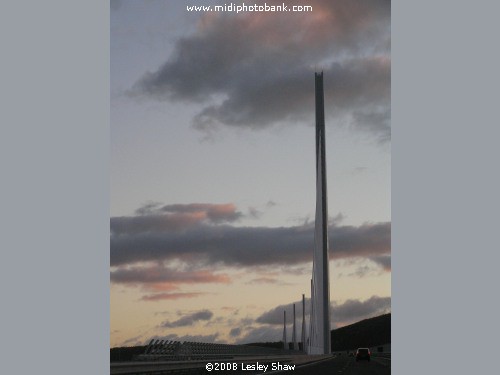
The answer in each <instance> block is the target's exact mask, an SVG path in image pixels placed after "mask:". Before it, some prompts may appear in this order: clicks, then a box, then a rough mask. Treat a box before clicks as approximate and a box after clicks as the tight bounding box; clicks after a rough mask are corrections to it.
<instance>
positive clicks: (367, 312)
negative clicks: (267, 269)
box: [255, 296, 391, 325]
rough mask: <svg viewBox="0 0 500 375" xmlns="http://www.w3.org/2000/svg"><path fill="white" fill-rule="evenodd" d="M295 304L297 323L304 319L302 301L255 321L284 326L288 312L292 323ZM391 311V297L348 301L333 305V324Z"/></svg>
mask: <svg viewBox="0 0 500 375" xmlns="http://www.w3.org/2000/svg"><path fill="white" fill-rule="evenodd" d="M294 303H295V309H296V315H297V323H299V322H300V321H301V319H302V300H299V301H295V302H293V303H289V304H286V305H279V306H277V307H275V308H273V309H271V310H269V311H266V312H265V313H263V314H262V315H260V316H259V317H258V318H257V319H256V320H255V321H256V322H257V323H260V324H271V325H282V324H283V311H286V316H287V321H288V323H289V324H291V322H292V316H293V315H292V314H293V304H294ZM310 305H311V303H310V299H309V298H306V312H305V313H306V317H308V316H309V315H310V314H311V306H310ZM390 309H391V297H378V296H372V297H371V298H369V299H367V300H365V301H360V300H354V299H353V300H347V301H345V302H344V303H343V304H340V305H338V304H335V303H332V305H331V322H332V323H334V324H335V323H342V324H350V323H353V322H357V321H359V320H362V319H367V318H370V317H374V316H378V315H382V314H385V313H387V312H389V311H390Z"/></svg>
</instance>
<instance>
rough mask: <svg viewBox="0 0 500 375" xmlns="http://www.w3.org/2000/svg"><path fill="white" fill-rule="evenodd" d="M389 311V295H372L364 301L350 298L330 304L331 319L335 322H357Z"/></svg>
mask: <svg viewBox="0 0 500 375" xmlns="http://www.w3.org/2000/svg"><path fill="white" fill-rule="evenodd" d="M390 311H391V297H378V296H372V297H371V298H369V299H367V300H365V301H360V300H355V299H350V300H347V301H345V302H344V303H343V304H341V305H334V306H332V321H333V322H335V323H341V322H343V323H345V322H357V321H359V320H362V319H367V318H370V317H374V316H378V315H382V314H386V313H388V312H390Z"/></svg>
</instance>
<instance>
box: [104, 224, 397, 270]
mask: <svg viewBox="0 0 500 375" xmlns="http://www.w3.org/2000/svg"><path fill="white" fill-rule="evenodd" d="M135 218H137V217H130V218H129V217H127V218H121V219H130V222H133V221H134V219H135ZM140 218H142V219H143V220H144V221H145V222H148V223H149V226H148V228H149V230H148V231H143V230H142V229H141V230H139V229H137V228H135V227H133V226H130V227H127V228H125V227H122V228H121V230H119V231H112V235H111V244H110V251H111V265H112V266H120V265H126V264H133V263H138V262H144V261H163V260H174V259H177V260H181V261H185V262H190V263H192V264H194V263H196V264H200V265H209V264H210V265H214V264H225V265H228V266H259V265H278V264H279V265H283V266H285V265H295V264H299V263H305V262H309V261H311V259H312V258H311V257H312V244H313V243H314V227H313V226H311V225H309V224H305V225H301V226H294V227H279V228H267V227H233V226H229V225H208V224H206V223H203V222H199V223H197V224H196V225H195V224H193V225H190V226H189V227H186V228H184V229H183V230H182V231H179V230H178V228H177V227H175V226H161V225H160V224H159V223H156V221H158V222H164V219H163V218H161V217H158V216H140ZM111 221H112V222H115V220H114V218H112V219H111ZM141 228H144V227H141ZM153 228H155V229H153ZM329 238H330V256H331V257H333V258H352V257H376V256H381V255H388V254H390V245H391V223H374V224H364V225H361V226H359V227H355V226H336V225H334V224H331V225H330V227H329ZM132 271H133V270H132ZM132 271H131V272H125V271H122V274H127V275H132V274H133V272H132ZM118 275H120V274H116V275H115V280H116V277H117V276H118Z"/></svg>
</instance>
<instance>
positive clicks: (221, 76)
mask: <svg viewBox="0 0 500 375" xmlns="http://www.w3.org/2000/svg"><path fill="white" fill-rule="evenodd" d="M256 3H257V4H260V3H264V2H256ZM266 3H267V4H268V5H281V4H282V3H283V1H279V2H278V1H270V0H268V1H266ZM285 3H286V4H287V5H289V6H292V5H302V6H304V5H309V6H312V11H310V12H281V13H279V12H274V13H272V12H268V13H265V12H242V13H238V14H237V13H235V12H189V11H187V9H186V6H187V5H205V6H209V5H216V4H222V5H224V4H229V3H227V2H226V3H225V2H223V1H209V0H195V1H193V3H192V4H191V3H188V2H186V1H185V0H179V1H177V0H173V1H172V0H169V1H166V0H147V1H146V0H137V1H132V0H111V3H110V8H111V13H110V17H111V20H110V21H111V22H110V26H111V29H110V48H111V51H110V57H111V59H110V61H111V66H110V77H111V82H110V87H111V92H110V98H111V176H110V185H111V191H110V195H111V207H110V216H111V217H110V228H111V238H110V260H111V269H110V291H111V295H110V310H111V316H110V326H111V332H110V345H111V347H115V346H131V345H143V344H144V343H147V342H149V340H150V339H151V338H159V337H161V338H165V339H170V340H180V341H183V340H191V341H201V342H221V343H232V344H240V343H247V342H256V341H279V340H281V337H282V331H283V310H286V311H287V317H290V318H288V322H287V323H288V337H291V326H292V321H291V316H292V305H293V303H295V304H296V309H297V334H298V336H300V327H301V326H300V324H301V321H302V305H301V301H302V294H305V296H306V301H308V298H309V296H310V279H311V269H312V248H313V244H314V235H313V233H314V217H315V194H316V187H315V183H316V181H315V150H314V147H315V130H314V123H315V119H314V72H315V71H323V72H324V87H325V113H326V157H327V162H326V164H327V186H328V212H329V240H330V299H331V307H332V308H331V323H332V328H336V327H341V326H344V325H346V324H350V323H353V322H356V321H359V320H362V319H366V318H368V317H372V316H377V315H380V314H383V313H386V312H390V306H391V256H390V254H391V201H390V196H391V185H390V183H391V165H390V164H391V146H390V143H391V120H390V75H391V57H390V2H389V1H379V0H366V1H355V0H351V1H326V0H301V1H299V0H289V1H285ZM234 4H235V5H239V4H241V3H240V2H234ZM252 4H253V3H252ZM305 313H306V317H307V316H308V314H309V306H308V304H307V303H306V311H305Z"/></svg>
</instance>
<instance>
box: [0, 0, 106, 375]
mask: <svg viewBox="0 0 500 375" xmlns="http://www.w3.org/2000/svg"><path fill="white" fill-rule="evenodd" d="M0 45H1V46H2V58H1V64H0V65H1V70H0V75H1V79H0V82H1V87H0V90H1V103H2V109H1V111H0V116H1V118H0V124H1V126H0V132H1V135H0V163H1V168H0V170H1V183H0V186H1V188H0V189H1V194H0V200H1V201H0V207H1V208H0V209H1V214H0V215H1V216H0V217H1V222H0V228H1V235H0V249H1V254H2V255H1V261H0V268H1V271H0V285H1V289H2V290H1V294H0V295H1V305H2V308H1V309H0V311H1V312H0V317H1V318H0V325H1V326H0V332H1V334H0V336H1V339H0V356H1V360H0V373H2V374H46V373H47V374H82V375H89V374H106V373H109V182H108V181H109V167H108V165H109V73H108V72H109V57H108V56H109V52H108V51H109V5H108V2H106V1H102V0H90V1H89V0H85V1H67V0H64V1H62V0H60V1H54V0H49V1H9V2H6V1H2V2H1V4H0Z"/></svg>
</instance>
